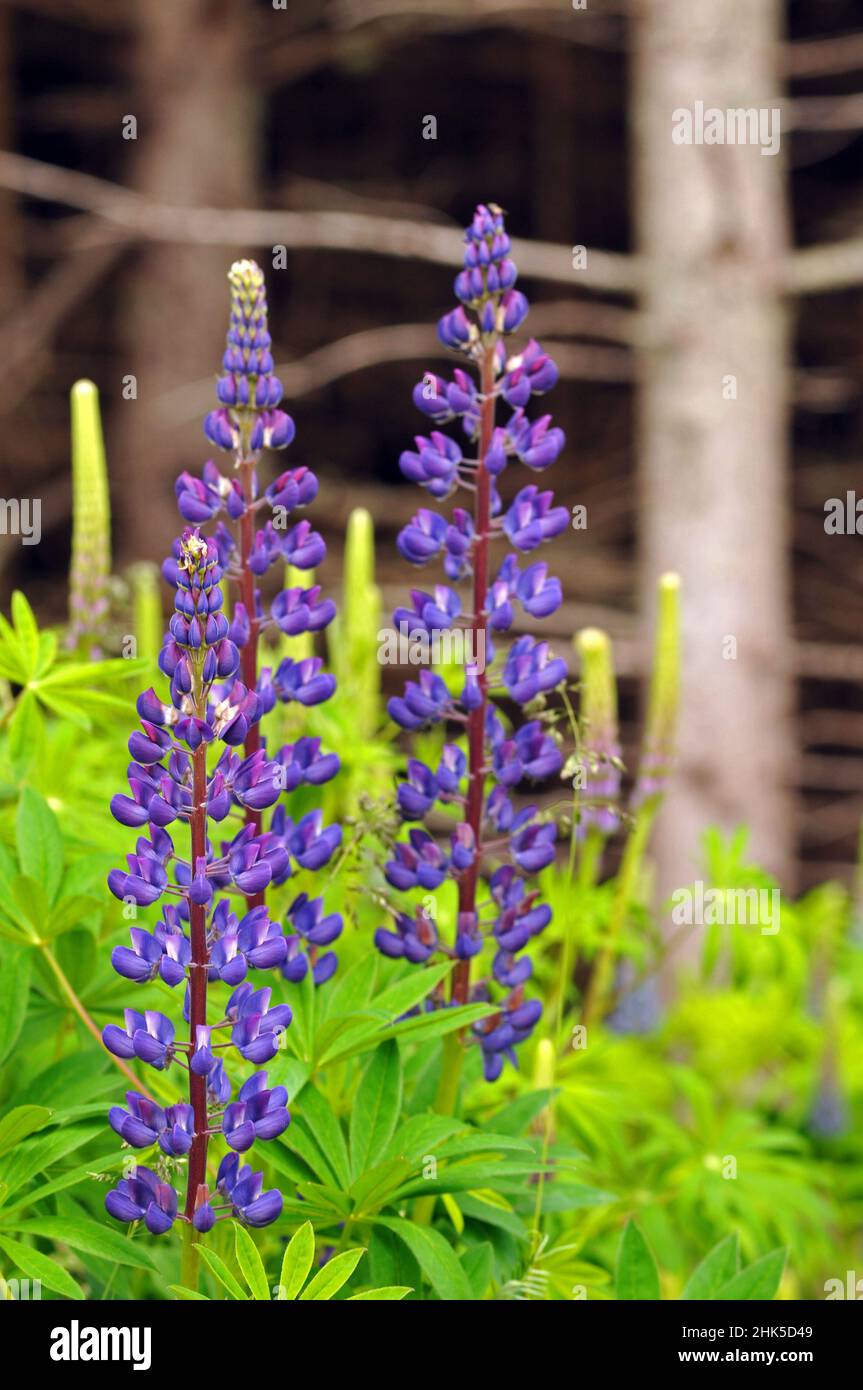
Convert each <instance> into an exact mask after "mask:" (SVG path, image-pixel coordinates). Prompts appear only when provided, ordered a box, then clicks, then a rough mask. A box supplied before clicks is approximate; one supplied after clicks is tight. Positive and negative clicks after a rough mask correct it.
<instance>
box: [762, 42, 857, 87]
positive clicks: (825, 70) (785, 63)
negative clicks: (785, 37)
mask: <svg viewBox="0 0 863 1390" xmlns="http://www.w3.org/2000/svg"><path fill="white" fill-rule="evenodd" d="M782 70H783V72H784V74H785V76H786V77H828V76H830V75H831V74H833V73H839V72H858V71H863V34H834V35H831V37H830V38H829V39H808V40H806V41H804V42H801V43H789V44H786V45H785V47H784V49H783V52H782Z"/></svg>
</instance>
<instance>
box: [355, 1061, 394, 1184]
mask: <svg viewBox="0 0 863 1390" xmlns="http://www.w3.org/2000/svg"><path fill="white" fill-rule="evenodd" d="M401 1104H402V1064H401V1057H400V1055H399V1048H398V1043H395V1042H389V1043H383V1044H382V1045H381V1046H380V1047H379V1048H378V1049H377V1051H376V1052H375V1054H374V1056H373V1057H372V1060H371V1061H370V1062H369V1065H368V1066H367V1068H366V1071H365V1074H364V1076H363V1079H362V1081H361V1082H360V1084H359V1087H358V1089H357V1094H356V1096H355V1097H354V1104H353V1108H352V1110H351V1172H352V1174H353V1176H354V1177H355V1178H356V1177H359V1175H360V1174H361V1173H364V1172H365V1170H366V1169H367V1168H372V1167H374V1165H375V1164H376V1163H377V1161H378V1159H379V1158H380V1157H381V1155H382V1153H383V1152H384V1150H385V1149H386V1147H387V1144H388V1143H389V1141H390V1139H391V1138H392V1135H393V1131H394V1130H395V1127H396V1124H397V1122H398V1117H399V1112H400V1110H401Z"/></svg>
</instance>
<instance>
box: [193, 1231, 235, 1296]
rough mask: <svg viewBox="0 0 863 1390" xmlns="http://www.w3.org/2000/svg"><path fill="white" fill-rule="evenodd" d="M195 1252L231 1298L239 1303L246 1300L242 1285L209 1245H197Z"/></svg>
mask: <svg viewBox="0 0 863 1390" xmlns="http://www.w3.org/2000/svg"><path fill="white" fill-rule="evenodd" d="M197 1251H198V1254H199V1255H200V1257H201V1259H202V1260H203V1261H204V1264H205V1265H207V1266H208V1267H209V1269H210V1270H211V1272H212V1273H213V1274H214V1275H215V1277H216V1278H217V1279H218V1281H219V1283H220V1284H221V1285H222V1286H223V1288H225V1289H227V1291H228V1293H229V1294H230V1295H231V1298H234V1299H237V1300H239V1301H241V1302H242V1301H243V1300H245V1299H246V1298H247V1295H246V1294H245V1293H243V1289H242V1285H241V1284H239V1283H238V1282H237V1280H236V1279H235V1278H234V1276H233V1274H232V1273H231V1271H230V1270H229V1269H228V1266H227V1265H226V1264H225V1261H224V1260H223V1259H222V1258H221V1256H220V1255H217V1254H216V1252H215V1250H211V1249H210V1247H209V1245H204V1244H199V1245H198V1246H197Z"/></svg>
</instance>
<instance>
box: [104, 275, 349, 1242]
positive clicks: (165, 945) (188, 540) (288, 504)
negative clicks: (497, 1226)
mask: <svg viewBox="0 0 863 1390" xmlns="http://www.w3.org/2000/svg"><path fill="white" fill-rule="evenodd" d="M229 280H230V284H231V317H230V324H229V328H228V335H227V344H226V350H225V355H224V358H223V362H222V366H223V374H222V376H221V377H220V378H219V381H218V384H217V388H216V393H217V399H218V404H217V408H216V409H214V410H213V411H212V412H211V413H210V414H209V415H208V416H207V420H206V422H205V432H206V434H207V437H208V438H209V439H210V440H211V441H212V442H213V443H214V444H215V445H217V446H218V447H219V448H221V449H224V450H227V451H229V452H232V453H233V455H234V464H235V468H234V471H233V473H232V474H231V475H230V476H225V475H223V474H222V472H221V471H220V469H219V468H218V467H217V466H216V464H215V463H214V462H212V461H211V462H208V463H206V464H205V465H204V468H203V471H202V474H201V476H200V477H196V476H194V475H193V474H191V473H189V472H183V473H182V474H181V475H180V477H179V478H178V480H177V485H176V495H177V505H178V509H179V511H180V515H181V516H182V517H183V520H184V521H185V522H187V523H189V524H188V525H187V526H186V529H185V530H184V531H183V533H182V535H181V536H180V537H179V538H178V539H177V541H176V542H175V544H174V547H173V550H172V553H171V555H170V556H169V558H168V559H167V560H166V561H165V564H164V566H163V573H164V575H165V578H166V579H167V580H168V582H169V583H170V584H171V585H172V587H173V589H174V611H173V614H172V617H171V620H170V624H169V630H168V633H167V635H166V638H165V643H164V646H163V648H162V651H161V654H160V657H159V669H160V670H161V671H162V673H163V675H164V676H165V677H166V678H167V681H168V690H167V693H166V696H165V699H164V700H163V699H162V697H161V696H160V695H158V694H157V693H156V692H155V691H154V690H148V691H146V692H145V693H144V694H143V695H141V697H140V698H139V700H138V713H139V715H140V718H141V727H140V729H138V730H136V731H135V732H134V733H133V734H132V736H131V738H130V740H129V753H130V755H131V758H132V762H131V764H130V766H129V769H128V779H129V789H130V795H129V796H125V795H118V796H115V797H114V799H113V800H112V802H111V811H112V814H113V815H114V817H115V819H116V820H118V821H119V822H120V823H121V824H123V825H128V826H130V827H133V828H135V829H136V830H139V831H140V832H141V834H140V836H139V839H138V840H137V843H136V845H135V851H134V853H133V854H129V855H128V856H127V863H126V867H125V868H122V869H121V868H117V869H115V870H113V871H112V872H111V874H110V875H109V878H108V884H109V887H110V889H111V891H112V892H113V893H114V895H115V896H116V897H118V898H120V899H122V900H123V901H124V902H125V903H126V904H127V905H129V904H131V905H133V906H134V908H135V909H137V908H147V907H149V906H151V905H154V904H156V903H158V904H159V907H160V910H161V916H160V918H159V920H158V921H157V922H156V923H155V925H152V926H150V925H141V924H139V923H138V922H137V921H136V922H135V925H134V926H132V927H131V928H130V934H129V940H130V944H128V945H126V944H125V943H124V944H122V945H118V946H116V947H115V948H114V951H113V953H112V957H111V959H112V964H113V965H114V968H115V970H116V971H117V973H118V974H120V975H121V976H123V977H124V978H125V979H128V980H130V981H132V982H134V983H136V984H145V983H147V982H150V981H153V980H156V979H159V980H161V981H163V982H164V983H165V984H167V985H168V986H170V987H171V988H176V987H177V986H180V985H182V986H183V987H184V989H183V1001H184V1002H183V1017H184V1020H185V1022H186V1023H187V1024H188V1030H189V1031H188V1034H187V1039H188V1040H187V1041H183V1040H182V1039H181V1038H180V1037H179V1036H178V1034H177V1031H176V1029H175V1026H174V1024H173V1022H172V1021H171V1019H170V1018H168V1017H167V1016H166V1015H165V1014H161V1013H158V1012H155V1011H153V1010H144V1011H143V1012H140V1013H139V1012H138V1011H136V1010H134V1009H127V1010H126V1014H125V1027H122V1028H121V1027H119V1026H118V1025H116V1024H111V1025H109V1026H108V1027H107V1028H106V1029H105V1031H104V1034H103V1040H104V1043H105V1046H106V1047H107V1048H108V1049H109V1051H111V1052H112V1053H113V1054H114V1055H115V1056H116V1057H118V1058H121V1059H123V1060H124V1062H125V1061H127V1060H128V1061H131V1060H133V1059H137V1060H138V1061H139V1062H143V1063H145V1064H146V1065H148V1066H151V1067H154V1068H155V1069H157V1070H159V1071H163V1072H166V1073H168V1075H169V1076H174V1075H176V1073H177V1071H178V1070H179V1068H180V1067H182V1068H184V1069H185V1072H186V1074H187V1075H188V1084H189V1096H188V1103H187V1102H186V1101H183V1100H178V1101H177V1102H176V1103H175V1104H173V1105H171V1104H169V1105H167V1106H161V1105H159V1104H157V1103H156V1102H155V1101H153V1100H152V1099H151V1098H150V1097H149V1096H148V1095H146V1094H143V1093H142V1092H139V1091H130V1092H129V1093H128V1094H127V1097H126V1102H127V1104H126V1107H125V1108H123V1107H121V1106H114V1107H113V1108H112V1109H111V1112H110V1115H109V1120H110V1123H111V1125H112V1127H113V1129H114V1130H115V1131H116V1133H117V1134H119V1136H120V1137H121V1138H122V1140H123V1141H124V1143H126V1144H129V1145H131V1146H132V1147H133V1148H136V1149H145V1148H152V1149H153V1150H154V1153H155V1155H156V1157H155V1158H154V1159H153V1160H152V1161H153V1163H154V1164H155V1165H157V1166H156V1167H155V1168H153V1169H150V1168H139V1169H138V1170H137V1173H136V1174H135V1176H134V1177H132V1178H125V1179H123V1181H121V1182H120V1183H119V1184H118V1185H117V1187H116V1188H114V1189H113V1190H112V1191H111V1192H110V1193H109V1194H108V1197H107V1199H106V1203H105V1205H106V1208H107V1210H108V1212H109V1213H110V1214H111V1215H112V1216H113V1217H115V1218H116V1219H117V1220H119V1221H138V1220H143V1221H144V1223H145V1225H146V1226H147V1229H148V1230H150V1231H151V1232H152V1233H153V1234H162V1233H164V1232H166V1231H168V1230H170V1229H171V1227H172V1225H173V1223H174V1221H175V1220H177V1219H179V1220H182V1221H185V1222H189V1223H191V1224H192V1225H193V1226H194V1228H195V1230H196V1231H198V1232H200V1233H203V1232H206V1231H208V1230H210V1229H211V1228H212V1226H213V1225H214V1224H215V1222H216V1221H217V1220H219V1219H222V1218H223V1217H224V1216H227V1215H233V1216H235V1217H236V1218H237V1219H238V1220H240V1221H244V1222H246V1223H247V1224H248V1225H249V1226H256V1227H257V1226H264V1225H267V1224H268V1223H269V1222H270V1221H274V1220H275V1219H276V1217H277V1216H278V1215H279V1214H280V1212H281V1209H282V1198H281V1194H280V1193H278V1192H276V1191H272V1192H263V1190H262V1180H261V1175H260V1174H259V1173H255V1172H253V1171H252V1170H251V1169H250V1168H239V1167H238V1164H237V1160H236V1153H237V1152H246V1151H247V1150H248V1149H249V1148H251V1146H252V1145H253V1144H254V1143H256V1142H267V1141H269V1140H272V1139H275V1138H276V1137H277V1136H278V1135H279V1134H281V1133H282V1131H283V1130H284V1129H285V1127H286V1126H287V1124H288V1123H289V1121H290V1115H289V1113H288V1109H287V1093H286V1091H285V1089H284V1087H282V1086H273V1087H268V1085H267V1078H266V1073H264V1072H253V1073H252V1075H251V1076H249V1077H248V1078H247V1079H246V1080H245V1081H243V1082H242V1084H240V1085H239V1089H238V1090H237V1092H236V1096H235V1098H234V1099H233V1100H232V1096H233V1094H234V1091H233V1087H232V1083H231V1076H230V1070H231V1068H230V1066H229V1067H226V1065H225V1061H226V1053H227V1060H229V1061H230V1053H229V1051H228V1050H229V1049H233V1050H234V1053H235V1054H236V1055H238V1056H239V1057H240V1058H241V1059H243V1060H244V1061H245V1062H250V1063H252V1064H253V1065H254V1066H257V1065H258V1064H260V1063H262V1062H267V1061H269V1060H271V1059H272V1058H273V1057H274V1056H275V1055H276V1052H277V1051H278V1049H279V1046H280V1041H281V1036H282V1034H283V1032H284V1030H285V1028H287V1027H288V1026H289V1024H290V1021H291V1010H290V1009H289V1008H288V1006H287V1005H286V1004H279V1003H275V1004H273V1005H272V1006H271V1004H270V998H271V991H270V990H269V989H267V988H263V989H256V988H255V987H254V986H253V984H252V983H251V982H250V981H249V979H248V978H247V977H248V975H249V974H251V973H253V972H256V971H264V970H281V971H282V972H283V973H284V975H285V976H287V978H288V979H291V980H296V979H299V978H302V975H303V974H305V973H306V971H307V970H309V969H310V970H311V975H312V979H313V980H314V982H315V984H323V983H324V981H325V980H327V979H329V978H330V976H331V975H332V974H333V972H334V971H335V969H336V955H335V952H334V951H332V950H325V951H322V948H324V947H328V946H330V945H331V943H332V942H333V941H335V939H336V938H337V937H338V935H339V933H340V932H341V929H342V920H341V917H340V916H338V914H329V915H327V914H326V912H325V911H324V909H323V900H322V899H321V898H316V899H314V900H312V901H310V900H309V899H308V897H307V895H306V894H301V895H300V897H299V898H297V899H296V900H295V903H294V905H293V907H292V908H291V909H290V910H289V913H288V921H287V922H286V924H285V925H284V926H282V925H281V924H280V923H279V922H278V921H275V920H273V919H272V918H271V917H270V915H269V912H268V910H267V906H266V902H265V895H266V891H267V889H268V888H270V887H271V886H278V885H281V884H283V883H285V882H286V881H287V879H288V878H290V877H291V876H292V874H294V873H295V872H297V871H298V870H306V871H314V870H316V869H319V868H323V867H324V866H325V865H326V864H327V863H328V862H329V861H330V859H331V858H332V855H333V854H334V852H335V850H336V848H337V847H338V845H339V843H340V839H341V830H340V827H339V826H337V825H324V823H323V818H322V815H321V813H320V811H316V810H312V811H308V812H307V814H305V815H304V816H303V817H302V818H301V819H300V820H299V821H297V823H296V824H295V823H294V821H293V820H291V819H290V817H289V816H288V815H287V814H286V811H285V807H284V806H283V805H278V806H277V805H276V803H277V802H279V801H280V798H281V797H282V796H283V793H284V792H286V791H287V792H291V791H293V790H295V789H296V788H297V787H299V786H301V785H308V786H318V785H320V784H321V783H323V782H326V781H328V780H329V779H330V778H332V777H334V776H335V774H336V773H337V771H338V758H337V757H336V756H335V754H332V753H328V752H326V751H323V750H322V749H321V746H320V740H319V739H314V738H305V737H304V738H300V739H298V740H297V742H296V743H294V744H291V745H288V746H287V747H284V748H281V749H279V750H278V751H276V752H275V753H274V754H271V753H270V751H269V750H268V748H267V743H266V740H265V739H264V738H263V737H262V734H261V727H260V726H261V720H262V719H263V718H264V717H265V715H267V714H268V713H269V711H270V710H272V708H273V706H274V704H275V702H276V699H277V698H280V699H283V700H294V701H296V702H297V703H298V704H300V705H312V704H318V703H320V702H321V701H323V700H326V699H328V698H329V697H330V695H331V694H332V693H333V689H334V686H335V682H334V681H333V678H332V677H331V676H330V675H328V674H327V673H326V672H324V671H322V669H321V662H320V660H319V659H318V658H315V657H311V658H309V659H308V661H305V662H298V663H292V662H283V663H282V665H281V666H280V667H279V669H278V670H277V671H276V673H275V674H274V675H273V674H272V673H271V672H270V671H269V670H265V671H263V672H259V671H258V666H257V650H258V638H259V635H260V633H261V632H262V631H263V630H265V629H266V628H267V627H268V626H272V627H274V628H275V627H278V628H279V629H281V631H283V632H287V633H290V634H291V635H296V634H297V633H305V632H317V631H319V630H320V629H322V628H323V627H325V626H326V625H327V624H328V623H329V622H330V621H331V620H332V618H333V616H334V614H335V606H334V604H333V603H332V602H331V600H329V599H327V598H325V597H323V596H322V594H321V591H320V589H319V588H318V586H316V585H310V586H308V587H298V588H293V589H288V590H286V591H285V592H283V593H280V594H278V595H277V596H276V597H275V599H274V600H273V601H272V603H271V604H270V606H269V608H268V607H266V606H265V605H264V603H263V601H262V598H261V594H260V592H259V590H258V582H259V579H260V576H261V575H263V574H264V573H265V572H266V571H267V570H268V569H269V568H270V566H271V565H273V564H279V565H280V566H281V565H283V564H284V563H285V562H286V561H288V562H290V563H291V564H293V565H294V566H295V567H297V568H307V569H308V568H312V567H314V566H316V565H317V564H318V563H319V562H320V560H321V559H322V557H323V555H324V551H325V548H324V543H323V540H322V539H321V537H320V536H319V535H318V534H317V532H315V531H314V530H313V529H312V527H311V525H310V523H309V522H308V521H305V520H302V519H297V518H295V517H294V516H293V513H294V512H295V511H296V510H297V509H298V508H301V507H304V506H307V505H308V504H309V503H310V502H312V501H313V500H314V498H315V496H316V494H317V489H318V485H317V480H316V479H315V477H314V474H313V473H311V472H310V471H309V469H308V468H306V467H304V466H302V465H301V466H299V467H297V468H294V469H289V470H286V471H283V472H282V473H281V474H280V476H279V477H278V478H277V479H276V481H275V482H274V483H272V484H271V485H270V486H269V487H268V488H267V489H266V492H265V493H264V495H263V496H259V494H258V483H257V472H258V466H259V463H260V454H261V451H262V450H263V449H268V448H278V449H282V448H285V447H287V445H289V444H290V443H291V440H292V439H293V436H294V425H293V422H292V420H291V419H290V417H289V416H288V415H287V414H286V413H285V412H284V411H283V410H282V409H281V408H280V402H281V399H282V386H281V383H280V382H279V381H278V379H277V378H276V376H275V375H274V372H273V358H272V344H271V339H270V334H269V328H268V322H267V303H266V295H265V290H264V280H263V275H262V273H261V271H260V270H259V268H258V267H257V266H256V265H255V264H254V262H253V261H240V262H237V264H236V265H234V266H233V267H232V269H231V272H230V276H229ZM264 509H266V512H267V517H268V519H265V518H264V516H263V515H262V512H263V511H264ZM209 523H213V533H212V534H211V535H207V534H205V533H204V532H203V530H202V529H201V528H202V527H203V526H204V525H206V524H209ZM226 583H233V584H234V585H236V588H237V594H236V596H235V602H234V603H233V604H232V618H231V621H230V622H229V621H228V619H227V618H226V616H225V613H224V596H223V588H224V585H225V584H226ZM271 808H275V809H273V810H272V814H271V818H270V821H269V825H268V826H267V825H266V824H265V820H264V818H265V815H266V814H267V813H269V812H270V811H271ZM232 812H234V813H236V812H239V813H240V819H241V821H244V824H243V825H242V828H241V829H239V830H236V833H234V831H233V828H232V832H231V835H232V838H228V839H225V838H221V839H220V838H219V837H218V836H217V834H216V832H215V826H216V825H218V824H220V823H222V822H225V821H226V819H227V817H228V816H229V815H230V814H231V813H232ZM169 826H170V827H171V830H170V833H169V831H168V829H167V828H166V827H169ZM225 895H230V896H225ZM133 915H134V914H133ZM220 985H222V986H226V987H227V988H228V989H229V990H230V991H231V994H230V997H229V999H228V1003H227V1006H226V1008H225V1010H224V1018H223V1020H222V1022H221V1023H216V1024H213V1023H211V1022H209V1021H208V1010H207V994H208V990H209V989H211V988H217V987H218V986H220ZM211 1017H212V1014H211ZM220 1030H226V1031H220ZM217 1049H220V1050H217ZM217 1134H218V1135H221V1137H222V1138H223V1139H224V1141H225V1143H227V1145H228V1146H229V1148H230V1149H233V1150H235V1153H234V1154H233V1155H230V1156H229V1158H228V1159H225V1160H223V1162H222V1164H221V1167H220V1168H219V1172H218V1175H217V1177H216V1183H215V1188H216V1193H217V1194H218V1202H217V1203H216V1204H215V1205H214V1202H213V1201H212V1200H211V1197H210V1187H209V1185H208V1182H207V1154H208V1145H209V1140H210V1138H211V1137H212V1136H214V1135H217ZM181 1157H185V1158H186V1160H187V1165H188V1182H187V1190H186V1197H185V1203H184V1206H183V1209H182V1213H180V1207H179V1200H178V1196H177V1193H176V1191H175V1190H174V1188H173V1186H172V1184H171V1181H170V1180H169V1175H170V1171H171V1169H170V1164H171V1162H172V1161H173V1160H176V1159H177V1158H181ZM230 1158H233V1159H234V1162H233V1164H232V1163H231V1162H230Z"/></svg>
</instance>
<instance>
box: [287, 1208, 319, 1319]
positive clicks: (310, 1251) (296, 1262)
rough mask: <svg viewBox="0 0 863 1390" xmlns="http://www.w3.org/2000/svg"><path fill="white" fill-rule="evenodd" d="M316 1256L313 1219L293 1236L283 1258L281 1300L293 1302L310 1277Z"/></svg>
mask: <svg viewBox="0 0 863 1390" xmlns="http://www.w3.org/2000/svg"><path fill="white" fill-rule="evenodd" d="M314 1258H315V1233H314V1230H313V1229H312V1223H311V1221H306V1222H305V1224H304V1225H302V1226H301V1227H300V1229H299V1230H298V1231H296V1232H295V1233H294V1234H293V1235H292V1236H291V1239H290V1241H289V1243H288V1248H287V1250H286V1251H285V1255H284V1259H283V1260H282V1272H281V1274H280V1275H279V1293H278V1297H279V1300H280V1301H285V1302H291V1301H292V1300H293V1299H295V1298H296V1296H297V1294H298V1293H299V1292H300V1289H301V1288H302V1287H303V1284H304V1283H305V1282H306V1280H307V1279H308V1277H309V1270H310V1269H311V1267H312V1261H313V1260H314Z"/></svg>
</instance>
